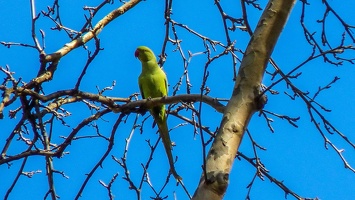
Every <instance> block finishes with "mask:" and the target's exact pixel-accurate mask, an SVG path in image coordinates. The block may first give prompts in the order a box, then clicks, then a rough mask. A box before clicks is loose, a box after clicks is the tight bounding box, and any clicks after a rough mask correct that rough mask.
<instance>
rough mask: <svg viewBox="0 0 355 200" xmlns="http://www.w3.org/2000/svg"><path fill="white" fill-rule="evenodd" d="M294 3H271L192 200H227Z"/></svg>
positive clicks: (272, 0) (286, 0) (288, 0)
mask: <svg viewBox="0 0 355 200" xmlns="http://www.w3.org/2000/svg"><path fill="white" fill-rule="evenodd" d="M294 4H295V0H270V1H269V3H268V5H267V6H266V8H265V10H264V12H263V14H262V16H261V18H260V20H259V22H258V25H257V27H256V29H255V32H254V34H253V36H252V37H251V39H250V42H249V44H248V47H247V49H246V51H245V54H244V57H243V60H242V63H241V66H240V68H239V72H238V76H237V79H236V82H235V85H234V88H233V93H232V97H231V99H230V100H229V102H228V104H227V106H226V109H225V111H224V115H223V118H222V121H221V125H220V129H219V132H218V134H217V136H216V138H215V140H214V142H213V144H212V147H211V149H210V151H209V153H208V155H207V158H206V166H205V170H206V173H202V177H201V180H200V183H199V185H198V188H197V189H196V191H195V194H194V196H193V198H192V199H194V200H206V199H208V200H217V199H222V198H223V196H224V194H225V191H226V189H227V186H228V182H229V173H230V171H231V168H232V164H233V162H234V158H235V156H236V154H237V151H238V148H239V145H240V143H241V141H242V138H243V135H244V132H245V129H246V128H247V126H248V123H249V120H250V119H251V117H252V115H253V114H254V113H255V112H256V111H257V110H258V102H259V100H258V99H259V94H260V84H261V81H262V78H263V75H264V71H265V68H266V65H267V63H268V59H269V57H270V55H271V53H272V51H273V49H274V46H275V44H276V41H277V39H278V37H279V35H280V33H281V31H282V29H283V27H284V25H285V24H286V21H287V19H288V16H289V15H290V13H291V10H292V8H293V5H294ZM205 174H206V176H207V177H205Z"/></svg>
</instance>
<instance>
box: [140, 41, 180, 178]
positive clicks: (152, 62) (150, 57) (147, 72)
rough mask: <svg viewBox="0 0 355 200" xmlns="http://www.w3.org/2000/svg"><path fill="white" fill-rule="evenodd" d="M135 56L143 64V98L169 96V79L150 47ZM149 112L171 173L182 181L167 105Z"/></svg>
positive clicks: (141, 49)
mask: <svg viewBox="0 0 355 200" xmlns="http://www.w3.org/2000/svg"><path fill="white" fill-rule="evenodd" d="M135 56H136V57H138V59H139V60H140V61H141V63H142V73H141V74H140V75H139V78H138V84H139V89H140V91H141V95H142V97H143V98H144V99H146V98H155V97H165V96H167V95H168V84H167V78H166V75H165V73H164V71H163V70H162V69H161V68H160V67H159V65H158V63H157V61H156V57H155V55H154V53H153V51H152V50H150V49H149V48H148V47H145V46H140V47H138V48H137V50H136V52H135ZM149 111H150V113H151V115H152V116H153V117H154V120H155V122H156V123H157V125H158V128H159V133H160V136H161V138H162V141H163V144H164V148H165V151H166V154H167V156H168V159H169V164H170V168H171V172H172V174H173V175H174V177H175V178H176V179H177V180H181V179H182V178H181V177H180V176H179V175H178V174H177V172H176V171H175V167H174V161H173V156H172V153H171V150H172V146H171V140H170V136H169V130H168V125H167V122H166V114H165V105H160V106H155V107H153V108H150V109H149Z"/></svg>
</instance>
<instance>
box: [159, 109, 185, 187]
mask: <svg viewBox="0 0 355 200" xmlns="http://www.w3.org/2000/svg"><path fill="white" fill-rule="evenodd" d="M164 112H165V110H164ZM164 114H165V113H164ZM157 125H158V128H159V133H160V137H161V139H162V141H163V144H164V148H165V152H166V155H167V156H168V159H169V164H170V170H171V173H172V174H173V176H174V177H175V179H176V180H177V181H181V180H182V178H181V176H179V175H178V173H177V172H176V170H175V166H174V159H173V155H172V152H171V151H172V145H171V140H170V136H169V130H168V125H167V123H166V116H163V117H159V118H158V119H157Z"/></svg>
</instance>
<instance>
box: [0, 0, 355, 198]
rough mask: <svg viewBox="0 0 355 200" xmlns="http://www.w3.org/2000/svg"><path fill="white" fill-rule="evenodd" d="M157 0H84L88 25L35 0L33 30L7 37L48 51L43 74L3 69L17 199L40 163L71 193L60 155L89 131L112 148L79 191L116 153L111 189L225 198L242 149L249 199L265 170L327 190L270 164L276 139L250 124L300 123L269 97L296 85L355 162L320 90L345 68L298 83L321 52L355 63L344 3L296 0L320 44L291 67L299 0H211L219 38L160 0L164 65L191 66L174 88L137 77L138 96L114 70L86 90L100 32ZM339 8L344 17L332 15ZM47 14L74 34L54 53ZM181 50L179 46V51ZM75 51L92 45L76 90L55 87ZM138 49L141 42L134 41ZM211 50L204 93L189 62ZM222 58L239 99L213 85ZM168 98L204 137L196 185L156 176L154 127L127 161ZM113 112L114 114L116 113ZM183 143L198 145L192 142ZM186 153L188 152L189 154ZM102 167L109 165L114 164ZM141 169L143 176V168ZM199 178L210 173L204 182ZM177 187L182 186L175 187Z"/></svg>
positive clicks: (57, 30)
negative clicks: (279, 51)
mask: <svg viewBox="0 0 355 200" xmlns="http://www.w3.org/2000/svg"><path fill="white" fill-rule="evenodd" d="M149 3H151V1H141V0H130V1H116V2H114V1H111V0H103V1H102V2H101V3H99V4H98V5H96V6H83V12H85V13H86V14H85V16H84V19H85V20H83V24H82V25H81V27H82V28H80V29H74V28H71V27H70V26H68V25H67V24H66V23H64V22H63V21H64V20H62V19H63V17H67V16H63V15H62V14H61V9H63V6H62V2H60V1H58V0H53V2H52V3H51V4H50V5H48V6H47V9H46V10H38V9H36V2H35V0H31V1H30V12H31V33H32V41H30V42H17V41H1V44H2V45H3V49H6V47H7V48H9V50H10V49H14V48H17V49H24V48H25V49H30V50H31V51H35V52H36V53H37V54H38V56H39V59H38V58H33V60H34V61H36V59H38V61H37V68H36V74H35V75H34V76H33V77H31V79H30V80H29V81H27V80H23V79H22V78H20V77H22V76H24V75H23V74H15V72H16V71H13V70H12V66H11V65H3V63H0V65H2V66H0V70H1V72H2V74H1V75H2V77H3V81H2V83H1V85H0V91H1V92H2V98H1V102H0V118H1V122H0V123H1V126H2V127H3V126H5V124H11V127H10V128H11V130H10V129H9V127H8V128H7V129H5V130H6V131H7V132H2V133H1V138H0V140H1V142H2V143H0V144H2V147H1V148H2V149H1V157H0V165H2V166H7V168H8V169H6V170H3V172H1V177H4V175H5V174H6V173H7V172H6V171H7V170H17V175H16V176H15V177H11V184H10V185H6V187H7V188H6V192H5V194H4V195H5V197H4V199H11V195H12V194H13V192H14V190H15V189H16V187H18V185H19V184H20V183H19V182H20V180H21V179H23V178H24V177H29V178H31V177H35V176H39V174H45V177H46V187H47V188H46V189H45V190H46V192H44V193H43V197H44V199H58V198H60V196H61V193H64V192H65V191H57V189H56V188H57V187H58V186H57V184H56V182H57V180H58V179H60V178H63V179H67V178H69V177H68V175H67V174H66V171H65V170H62V169H61V167H60V166H61V164H57V163H59V162H60V163H63V162H70V161H66V157H67V156H68V154H69V152H70V153H72V152H73V151H75V150H79V149H80V141H85V140H89V141H90V142H91V143H92V144H93V145H95V144H97V143H101V144H102V143H104V146H105V147H106V149H105V150H101V151H100V152H102V154H101V155H96V156H97V157H96V159H97V160H96V161H95V163H94V164H92V165H90V170H89V171H86V172H83V173H81V174H80V177H81V179H82V181H81V184H79V185H76V186H75V187H71V188H72V190H75V193H76V196H75V197H74V198H75V199H79V198H80V197H81V196H82V195H85V192H86V191H87V190H88V189H87V187H88V184H89V183H90V182H94V180H93V177H94V176H95V174H98V173H99V171H101V170H99V168H100V167H103V166H104V163H106V162H109V161H110V162H111V163H114V165H115V166H116V172H113V173H111V172H110V173H111V174H110V176H109V177H108V176H107V175H106V176H105V178H101V177H99V179H100V180H99V183H97V184H98V185H100V187H103V188H105V189H106V191H107V195H108V196H107V198H108V199H114V197H115V195H116V194H117V193H115V191H120V190H123V189H129V190H132V191H134V192H135V194H136V198H137V199H147V198H148V197H145V196H142V191H143V188H148V189H149V190H151V191H153V193H154V196H153V197H151V198H152V199H166V198H167V196H166V193H164V189H165V188H166V187H168V185H177V186H178V188H180V189H181V191H182V192H184V198H186V199H187V198H190V199H222V198H223V196H224V195H225V192H226V189H227V186H228V184H229V182H231V181H233V179H234V178H231V177H230V176H229V175H230V171H231V168H232V165H233V163H234V159H235V158H237V159H240V160H243V161H245V162H246V163H249V164H250V165H251V166H252V167H253V168H254V169H255V174H254V176H253V177H251V181H250V184H249V185H247V188H248V192H247V196H246V197H245V198H246V199H250V192H251V190H252V186H253V184H254V182H255V180H256V179H258V178H260V179H262V180H264V179H269V180H270V181H271V182H273V183H274V184H275V185H277V186H278V187H279V188H280V189H281V190H283V191H284V192H285V196H287V195H291V196H293V197H294V198H296V199H316V197H313V198H306V197H302V196H301V195H299V194H298V193H297V192H296V191H294V190H293V189H291V188H289V187H288V186H287V185H286V184H284V183H283V181H281V180H280V179H278V178H276V177H274V176H273V175H272V174H271V173H269V171H268V170H267V169H266V166H265V165H264V164H263V162H262V159H261V157H260V156H259V152H260V151H265V150H266V148H265V147H262V146H261V145H260V144H258V143H257V141H256V140H254V137H253V134H252V133H251V132H250V131H249V129H248V124H249V121H250V119H251V118H252V116H254V115H256V114H258V115H259V117H262V118H263V119H265V125H266V126H267V127H268V128H269V130H270V132H274V128H273V126H272V122H273V121H274V120H286V121H287V122H288V123H289V124H290V125H291V126H293V127H295V128H297V127H298V124H299V119H300V116H291V115H287V114H279V113H276V112H273V111H270V110H267V109H266V108H267V102H268V101H269V102H270V101H275V100H276V99H277V98H281V97H282V98H284V97H285V96H286V97H287V98H289V99H290V100H291V101H290V102H289V103H288V104H292V101H296V100H297V101H301V102H302V103H303V107H304V108H305V109H306V110H307V111H308V116H305V117H309V119H310V121H311V123H312V124H313V125H314V127H315V128H316V129H317V131H318V133H319V135H320V136H321V137H322V138H323V140H324V144H325V147H326V148H329V147H330V148H331V149H333V150H334V152H336V153H337V154H338V156H339V158H340V159H339V160H340V161H341V162H343V163H344V166H345V167H346V168H347V169H349V170H350V171H352V172H355V169H354V168H353V167H352V166H351V164H350V163H348V161H347V159H346V158H345V157H344V155H343V149H344V148H346V147H344V148H343V147H338V146H337V144H335V143H334V142H332V140H331V139H330V137H329V135H334V136H336V137H339V138H341V139H342V140H343V141H344V143H343V144H345V145H347V147H350V148H352V149H354V148H355V144H354V143H353V142H352V141H351V139H349V138H348V137H347V136H346V134H344V133H342V132H341V131H340V130H339V129H338V128H337V127H336V126H335V125H333V124H332V123H331V122H330V120H329V119H328V118H327V117H326V115H325V113H328V112H330V109H329V108H327V107H325V106H323V105H322V102H319V101H318V99H317V97H318V96H319V95H320V94H321V93H324V92H326V91H328V89H330V88H331V86H332V85H333V84H334V83H336V82H337V81H338V80H339V77H338V76H336V75H334V79H332V80H330V81H329V82H328V83H327V84H326V85H324V86H320V87H319V88H318V90H317V91H315V92H313V93H311V92H307V91H304V90H303V89H301V88H300V87H299V86H298V85H297V84H296V83H295V81H296V80H297V78H299V77H300V76H301V74H302V73H301V70H302V69H303V68H304V67H305V66H308V65H311V62H312V61H314V60H318V59H319V60H323V61H324V64H323V65H325V66H326V65H334V66H339V65H342V64H344V63H346V64H354V63H353V62H354V59H355V56H354V55H355V54H354V50H355V47H354V46H353V44H354V43H355V37H354V34H353V30H354V28H355V27H354V26H353V25H352V24H350V23H351V22H349V21H348V20H349V19H346V18H344V17H343V16H342V14H341V13H340V11H339V10H336V9H334V7H333V6H332V5H331V3H329V2H328V1H327V0H322V1H319V2H308V1H307V0H300V1H298V2H297V4H298V6H299V8H300V15H299V22H300V24H299V26H300V27H301V29H302V31H303V34H304V37H303V38H304V41H306V42H307V43H308V46H305V47H304V48H305V49H306V48H307V49H308V50H309V52H310V54H309V55H308V57H306V58H305V59H303V60H300V61H299V64H296V65H293V67H292V68H290V66H287V70H286V67H285V66H282V65H279V64H278V63H277V62H276V61H275V60H274V59H273V58H272V56H271V55H272V52H273V50H274V47H275V45H276V43H277V41H278V39H279V36H280V34H281V32H282V30H283V28H284V26H285V25H286V24H287V23H288V18H289V16H290V14H291V13H292V12H291V11H292V9H293V7H294V4H295V3H296V1H295V0H270V1H269V2H268V4H267V5H265V7H263V6H261V5H260V4H259V3H258V1H256V0H240V1H239V3H240V4H239V5H238V7H237V8H236V9H239V10H240V14H236V15H232V14H229V13H228V9H227V7H228V6H229V5H228V4H226V3H224V1H219V0H215V1H214V2H212V1H211V2H203V3H201V4H209V5H210V6H211V5H212V6H214V8H215V10H216V11H217V13H218V14H219V17H220V22H221V25H222V26H221V27H222V31H223V32H224V37H223V38H214V37H213V36H209V33H205V32H200V31H197V30H198V27H190V24H189V22H180V21H179V20H178V19H176V18H174V15H173V11H175V9H180V8H175V7H174V5H175V3H177V1H173V0H165V2H163V1H161V2H160V3H161V4H162V5H164V13H161V17H164V20H165V23H164V24H161V26H163V29H164V30H165V32H164V38H159V39H161V40H162V46H161V51H160V52H159V64H160V65H161V66H165V65H164V64H165V63H166V62H168V61H169V56H173V55H172V54H174V55H175V56H179V58H180V59H179V60H180V61H181V64H180V65H179V67H180V68H179V69H180V71H179V73H181V74H180V75H177V77H178V78H177V81H176V82H170V86H171V87H170V88H171V89H172V92H170V94H171V96H169V97H166V98H154V99H146V100H139V94H138V93H136V91H137V90H136V88H133V87H132V89H131V91H132V93H131V94H130V95H126V96H125V95H122V94H120V93H119V91H120V90H119V89H118V88H119V87H122V86H116V82H115V81H114V80H112V85H109V86H106V87H104V88H103V89H100V88H99V86H97V90H96V91H89V90H85V89H83V88H85V87H84V83H83V82H84V79H85V77H86V76H87V72H88V69H89V68H90V67H92V66H93V65H95V64H94V62H95V61H96V60H97V59H98V57H99V55H100V53H101V52H103V51H105V46H103V45H102V40H104V38H101V37H100V36H101V34H100V33H101V32H102V31H103V30H105V29H106V26H107V25H108V24H109V23H112V22H114V21H117V19H119V18H120V17H122V16H124V15H126V14H128V13H134V12H135V9H136V7H135V6H141V5H140V4H145V6H149ZM313 4H317V5H319V4H321V5H322V7H321V9H323V17H322V18H321V19H318V20H317V21H316V22H317V23H318V24H319V25H320V26H319V27H320V28H319V29H318V30H316V31H317V32H315V30H314V28H311V27H309V26H308V25H307V24H308V23H309V21H311V20H313V19H312V18H311V17H309V15H311V14H310V12H311V11H308V10H307V9H310V10H312V9H313V8H314V7H313V6H314V5H313ZM317 5H316V6H317ZM201 6H202V5H201ZM112 8H115V9H113V10H112V11H111V12H108V13H107V14H105V16H104V17H100V16H101V15H102V12H107V10H109V9H112ZM8 9H16V8H8ZM318 9H319V8H318ZM254 11H260V12H262V15H261V17H260V19H256V18H255V16H251V14H250V12H254ZM138 14H139V13H138ZM330 17H331V18H333V19H332V20H330V19H329V18H330ZM42 20H49V21H51V24H52V28H51V31H50V34H53V35H55V34H61V35H63V33H64V34H65V35H66V38H67V40H69V42H68V43H66V44H62V47H61V48H59V49H58V50H57V51H55V52H49V51H47V49H48V48H49V47H47V46H46V43H45V41H46V38H47V37H48V36H46V35H48V34H49V33H45V31H44V30H43V29H42V28H41V27H39V24H40V22H41V21H42ZM126 20H128V19H127V18H126ZM251 21H255V22H256V21H258V23H257V25H256V27H255V29H254V28H253V27H252V26H251V25H250V22H251ZM329 21H331V22H332V23H333V22H334V21H335V22H336V23H338V24H340V25H339V27H340V28H339V29H341V32H342V34H340V35H338V36H330V35H329V34H330V32H331V30H330V28H328V22H329ZM131 23H132V24H133V23H138V22H131ZM201 26H208V24H201ZM163 29H162V30H163ZM218 31H220V30H218ZM236 33H240V34H245V35H247V36H248V38H249V43H248V45H247V46H246V47H243V46H239V44H238V42H236V41H237V40H238V38H237V35H236ZM186 38H193V40H194V41H197V42H199V43H200V45H201V48H200V49H203V50H202V51H195V50H190V49H188V48H185V46H184V43H183V42H182V41H183V40H188V39H186ZM330 38H331V39H330ZM0 40H1V38H0ZM110 40H111V41H112V40H114V39H112V38H111V39H110ZM3 49H2V50H3ZM76 49H78V50H76ZM170 49H174V50H173V51H170ZM75 51H81V52H83V53H85V54H86V55H87V57H86V58H85V63H84V64H83V66H82V67H81V71H80V73H78V75H77V76H74V75H73V76H68V78H70V79H72V80H74V82H75V84H74V85H73V86H72V88H69V89H66V88H61V89H57V90H54V91H53V89H51V87H53V85H55V84H58V81H59V83H60V81H66V77H61V76H59V75H57V74H58V69H60V68H63V66H62V64H61V63H60V61H62V60H63V58H65V57H67V56H68V55H70V54H73V52H75ZM130 51H132V52H133V50H130ZM156 53H158V52H156ZM132 56H133V55H132ZM201 57H203V59H204V61H203V64H202V65H200V66H198V67H199V69H200V70H201V72H202V76H201V74H199V75H198V76H199V77H202V78H201V79H200V82H198V84H199V85H198V87H199V89H200V90H199V93H196V94H193V92H192V86H193V85H195V86H196V83H192V81H191V77H193V76H197V75H196V74H194V73H192V72H191V67H190V66H191V63H192V61H193V60H196V59H198V58H201ZM222 59H229V64H228V66H226V67H225V68H228V69H229V71H228V72H226V73H229V77H232V79H231V80H223V81H226V82H228V81H229V82H230V83H233V84H234V87H233V88H230V91H229V93H231V94H232V95H231V97H230V99H224V98H222V97H215V96H210V93H211V91H213V88H214V84H218V83H215V82H211V81H210V80H211V77H212V76H213V74H212V73H211V66H213V65H214V64H215V63H216V62H218V61H220V60H222ZM5 62H6V58H5ZM225 63H227V62H225ZM137 65H138V66H139V64H137ZM66 70H67V73H71V72H70V69H66ZM16 73H17V72H16ZM265 77H267V78H268V79H270V80H271V83H270V84H263V83H262V80H263V78H265ZM98 79H99V78H98ZM223 79H224V78H223ZM51 83H54V84H51ZM280 85H282V86H285V88H284V89H283V91H280V90H279V89H275V88H277V87H278V86H280ZM117 91H118V92H117ZM157 104H166V105H167V108H168V109H167V110H168V111H167V112H168V114H169V119H172V118H173V119H175V120H179V121H180V123H179V124H178V125H176V126H175V127H171V128H172V129H171V130H174V131H177V132H179V130H183V129H184V128H185V127H187V126H189V127H192V129H189V130H191V132H192V134H193V135H194V136H195V137H196V138H198V139H199V140H200V141H201V142H200V144H201V147H202V148H201V152H202V153H201V155H202V158H201V162H202V167H201V178H200V180H195V182H196V185H198V186H197V188H188V187H187V186H186V185H185V183H184V182H183V181H179V182H177V183H176V181H175V180H174V179H173V177H171V174H170V173H167V176H165V177H164V178H163V179H164V180H163V183H164V184H163V186H162V187H161V188H157V187H156V186H153V184H152V182H151V178H152V176H151V173H149V171H152V170H154V169H153V167H152V162H153V158H154V155H155V152H156V149H157V147H158V144H159V138H158V137H157V136H158V135H152V136H150V137H147V138H152V139H146V141H145V147H146V148H148V149H149V153H148V154H145V155H146V157H145V158H146V161H145V162H142V163H141V169H142V171H141V172H139V171H134V170H131V168H130V166H129V164H128V160H129V159H131V158H128V153H129V152H131V151H134V150H133V149H132V148H130V145H131V141H132V137H133V135H134V133H137V132H138V133H144V131H145V130H149V129H150V128H151V126H150V124H149V123H150V122H148V121H150V120H152V119H151V117H150V116H149V114H146V113H145V111H146V108H148V107H151V106H153V105H157ZM211 108H212V109H214V110H215V111H216V113H215V115H216V116H219V117H221V121H220V123H219V122H218V124H220V125H219V126H218V128H217V129H215V130H212V128H210V124H208V123H206V122H205V121H204V120H203V119H204V118H205V117H206V116H205V109H211ZM73 115H74V116H73ZM77 116H79V117H77ZM74 117H77V118H74ZM107 118H110V119H114V120H107ZM79 119H80V120H79ZM121 127H125V128H124V129H123V130H125V134H126V139H125V140H122V136H120V138H119V139H118V138H117V137H118V135H119V134H121V133H122V130H121V129H120V128H121ZM245 134H246V135H245ZM243 138H244V140H249V141H250V142H251V146H250V148H251V149H252V151H253V155H246V154H243V153H242V152H240V151H238V148H239V146H240V144H241V141H242V139H243ZM176 145H177V146H179V145H182V144H179V143H177V144H176ZM74 146H75V147H76V148H74ZM115 146H119V147H120V148H119V149H121V151H122V150H123V151H122V152H117V151H116V152H114V151H112V150H113V149H114V147H115ZM82 148H83V149H84V150H85V151H86V149H90V147H87V146H86V147H82ZM184 153H188V149H187V150H186V152H184ZM174 154H175V155H177V157H179V152H177V153H176V152H174ZM37 157H38V158H44V160H45V162H44V163H43V165H42V166H41V167H38V170H34V171H27V170H26V166H27V165H29V163H30V162H35V161H34V160H33V159H32V158H37ZM90 159H91V158H87V157H83V158H82V159H81V160H76V161H75V163H71V164H72V165H74V166H75V165H79V164H80V165H84V164H85V163H86V161H87V160H90ZM92 162H93V161H91V163H92ZM179 162H183V161H181V160H178V163H179ZM334 162H336V161H334ZM196 164H198V162H197V163H196ZM14 165H15V166H16V167H15V166H14ZM118 168H119V169H120V170H121V172H123V173H122V174H121V173H118V171H119V170H118ZM42 170H43V171H45V172H42ZM102 170H105V167H103V169H102ZM237 173H238V172H237ZM132 174H134V176H135V178H132ZM58 175H59V176H58ZM78 176H79V175H78ZM5 177H6V176H5ZM137 177H139V178H138V179H137ZM6 178H7V179H8V177H6ZM160 178H161V177H160ZM183 178H184V179H183V180H184V181H185V180H188V179H187V178H186V177H183ZM236 178H239V177H236ZM103 179H105V181H104V180H103ZM31 181H32V180H31V179H26V182H28V183H31ZM41 181H42V182H43V181H44V180H41ZM118 181H122V182H123V183H124V184H120V186H118V184H116V183H117V182H118ZM198 181H199V184H197V183H198ZM42 185H43V184H42ZM2 187H3V186H2ZM96 187H97V186H96ZM115 187H120V189H119V190H115V189H114V188H115ZM94 188H95V187H94ZM194 189H195V191H193V190H194ZM104 198H105V197H104ZM169 198H170V199H171V198H173V197H171V196H169Z"/></svg>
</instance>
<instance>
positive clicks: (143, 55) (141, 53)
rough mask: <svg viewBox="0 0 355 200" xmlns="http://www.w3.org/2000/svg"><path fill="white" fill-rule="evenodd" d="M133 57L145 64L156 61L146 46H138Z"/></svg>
mask: <svg viewBox="0 0 355 200" xmlns="http://www.w3.org/2000/svg"><path fill="white" fill-rule="evenodd" d="M134 56H135V57H136V58H138V59H139V60H140V61H141V62H147V61H151V60H155V59H156V58H155V55H154V53H153V51H152V50H151V49H149V48H148V47H146V46H139V47H138V48H137V49H136V51H135V52H134Z"/></svg>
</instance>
